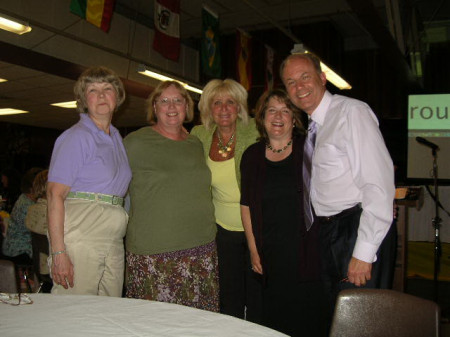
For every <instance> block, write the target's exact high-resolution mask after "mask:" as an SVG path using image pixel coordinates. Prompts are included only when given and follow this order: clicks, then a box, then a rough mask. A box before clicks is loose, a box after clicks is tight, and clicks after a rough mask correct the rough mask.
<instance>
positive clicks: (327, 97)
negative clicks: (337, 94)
mask: <svg viewBox="0 0 450 337" xmlns="http://www.w3.org/2000/svg"><path fill="white" fill-rule="evenodd" d="M332 98H333V95H332V94H331V93H330V92H329V91H328V90H326V91H325V93H324V95H323V97H322V100H321V101H320V103H319V105H318V106H317V108H316V110H314V111H313V113H312V114H311V119H312V120H313V121H314V122H316V123H317V124H319V125H323V123H324V121H325V116H326V115H327V111H328V107H329V106H330V104H331V100H332Z"/></svg>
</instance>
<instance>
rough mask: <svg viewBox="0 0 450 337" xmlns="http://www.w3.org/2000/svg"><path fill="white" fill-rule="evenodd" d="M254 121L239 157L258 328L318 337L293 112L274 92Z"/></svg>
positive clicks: (298, 126)
mask: <svg viewBox="0 0 450 337" xmlns="http://www.w3.org/2000/svg"><path fill="white" fill-rule="evenodd" d="M266 95H267V96H266V97H265V98H264V100H263V104H262V105H261V108H260V109H259V111H257V114H256V123H257V127H258V130H259V132H260V135H261V138H260V141H259V142H258V143H256V144H254V145H252V146H250V147H249V148H248V149H247V151H246V152H245V153H244V155H243V157H242V163H241V175H242V181H241V184H242V192H241V216H242V221H243V224H244V229H245V234H246V237H247V243H248V246H249V250H250V254H251V262H252V269H253V271H254V272H255V273H258V274H261V275H263V280H264V287H263V311H264V313H263V315H264V317H263V320H264V321H263V324H264V325H266V326H268V327H270V328H273V329H276V330H279V331H281V332H284V333H286V334H288V335H290V336H300V335H301V336H320V335H321V334H322V330H323V325H322V324H321V319H322V318H321V317H322V315H321V310H320V308H321V304H322V298H321V293H322V291H321V289H322V288H321V283H320V281H319V278H320V264H319V254H318V228H317V227H316V224H314V225H313V226H312V227H311V228H310V229H309V230H307V229H306V226H305V222H304V219H303V217H304V214H303V178H302V163H303V143H304V140H305V136H304V129H303V127H302V123H301V120H300V115H301V111H300V110H298V109H297V108H296V107H295V106H294V105H293V104H292V103H291V102H290V100H289V98H288V96H287V94H286V93H285V92H284V91H282V90H273V91H271V92H269V93H267V94H266Z"/></svg>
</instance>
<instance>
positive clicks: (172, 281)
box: [126, 241, 219, 312]
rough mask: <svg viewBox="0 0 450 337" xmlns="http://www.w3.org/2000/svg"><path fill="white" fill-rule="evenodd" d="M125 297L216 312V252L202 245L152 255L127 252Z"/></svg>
mask: <svg viewBox="0 0 450 337" xmlns="http://www.w3.org/2000/svg"><path fill="white" fill-rule="evenodd" d="M126 255H127V267H126V268H127V276H126V277H127V281H126V283H127V284H126V288H127V289H126V296H127V297H132V298H139V299H147V300H153V301H160V302H169V303H176V304H181V305H186V306H189V307H194V308H198V309H203V310H209V311H215V312H218V311H219V280H218V271H217V251H216V244H215V242H214V241H212V242H211V243H208V244H206V245H203V246H199V247H194V248H190V249H185V250H179V251H175V252H169V253H161V254H155V255H138V254H133V253H130V252H127V254H126Z"/></svg>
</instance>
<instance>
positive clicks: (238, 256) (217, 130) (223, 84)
mask: <svg viewBox="0 0 450 337" xmlns="http://www.w3.org/2000/svg"><path fill="white" fill-rule="evenodd" d="M198 106H199V110H200V116H201V120H202V125H199V126H196V127H194V128H193V129H192V131H191V134H192V135H194V136H197V137H198V138H199V139H200V141H201V142H202V144H203V149H204V153H205V158H206V162H207V164H208V167H209V168H210V170H211V174H212V186H211V190H212V197H213V203H214V207H215V216H216V223H217V229H218V231H217V237H216V243H217V254H218V258H219V285H220V311H221V312H222V313H224V314H227V315H232V316H235V317H239V318H246V319H248V320H250V321H253V322H255V323H259V322H260V306H261V305H260V291H259V281H258V280H257V279H256V277H258V275H256V274H255V273H252V272H251V267H250V264H249V257H248V248H247V243H246V239H245V234H244V227H243V225H242V221H241V215H240V204H239V202H240V195H241V193H240V184H241V173H240V163H241V157H242V154H243V153H244V151H245V150H246V149H247V147H249V146H250V145H251V144H253V143H255V142H256V141H257V138H258V137H259V134H258V131H257V129H256V126H255V122H254V120H253V119H250V118H249V116H248V109H247V91H246V90H245V89H244V87H242V86H241V85H240V84H239V83H237V82H236V81H234V80H232V79H226V80H218V79H215V80H211V81H210V82H208V84H207V85H206V86H205V88H204V90H203V94H202V96H201V98H200V102H199V105H198Z"/></svg>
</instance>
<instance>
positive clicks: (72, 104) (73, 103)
mask: <svg viewBox="0 0 450 337" xmlns="http://www.w3.org/2000/svg"><path fill="white" fill-rule="evenodd" d="M50 105H53V106H57V107H59V108H66V109H74V108H76V107H77V101H69V102H59V103H51V104H50Z"/></svg>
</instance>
